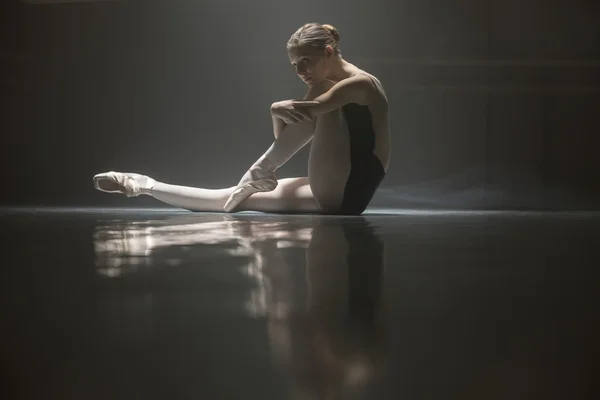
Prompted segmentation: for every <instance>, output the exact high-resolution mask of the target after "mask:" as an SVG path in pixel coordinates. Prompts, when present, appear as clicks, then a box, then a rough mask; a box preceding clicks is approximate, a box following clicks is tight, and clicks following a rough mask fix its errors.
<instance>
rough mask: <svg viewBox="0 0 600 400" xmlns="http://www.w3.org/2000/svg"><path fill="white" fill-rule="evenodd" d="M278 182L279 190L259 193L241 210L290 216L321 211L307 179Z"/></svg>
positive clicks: (245, 202)
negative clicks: (287, 214)
mask: <svg viewBox="0 0 600 400" xmlns="http://www.w3.org/2000/svg"><path fill="white" fill-rule="evenodd" d="M278 182H279V183H278V185H277V188H275V190H273V191H272V192H259V193H255V194H253V195H252V196H250V197H249V198H248V199H246V200H245V201H244V202H242V204H241V205H240V208H239V210H240V211H260V212H273V213H289V214H292V213H318V212H320V211H321V209H320V207H319V205H318V203H317V202H316V201H315V197H314V196H313V193H312V190H311V187H310V185H309V182H308V178H307V177H302V178H284V179H279V180H278Z"/></svg>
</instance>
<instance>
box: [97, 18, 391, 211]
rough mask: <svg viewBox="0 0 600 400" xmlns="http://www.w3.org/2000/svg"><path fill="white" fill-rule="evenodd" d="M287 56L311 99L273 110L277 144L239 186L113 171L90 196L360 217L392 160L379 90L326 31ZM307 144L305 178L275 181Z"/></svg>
mask: <svg viewBox="0 0 600 400" xmlns="http://www.w3.org/2000/svg"><path fill="white" fill-rule="evenodd" d="M287 50H288V56H289V59H290V62H291V64H292V65H293V66H294V67H295V69H296V73H297V75H298V76H299V77H300V79H302V80H303V81H304V82H305V83H306V85H307V86H308V91H307V93H306V95H305V97H304V99H303V100H301V101H297V100H285V101H280V102H277V103H273V104H272V105H271V115H272V119H273V130H274V134H275V141H274V142H273V144H272V145H271V147H269V149H268V150H267V151H266V152H265V153H264V154H263V155H262V156H261V157H260V158H259V159H258V160H257V161H256V162H255V163H254V164H253V165H252V166H251V167H250V169H249V170H248V171H247V172H246V174H245V175H244V176H243V177H242V179H241V180H240V182H239V183H238V184H237V186H235V187H230V188H226V189H200V188H192V187H186V186H178V185H171V184H167V183H162V182H158V181H156V180H154V179H152V178H150V177H148V176H146V175H140V174H134V173H122V172H114V171H111V172H106V173H102V174H98V175H96V176H94V179H93V181H94V186H95V188H96V189H98V190H100V191H103V192H109V193H123V194H125V195H126V196H128V197H132V196H138V195H140V194H146V195H150V196H152V197H154V198H156V199H158V200H160V201H163V202H165V203H167V204H170V205H173V206H175V207H181V208H185V209H188V210H191V211H223V210H224V211H226V212H231V211H243V210H248V211H250V210H251V211H261V212H277V213H300V212H307V213H323V214H343V215H358V214H361V213H362V212H363V211H364V210H365V208H366V207H367V205H368V204H369V202H370V201H371V198H372V197H373V194H374V193H375V191H376V189H377V188H378V186H379V184H380V183H381V181H382V180H383V178H384V176H385V173H386V171H387V168H388V164H389V159H390V148H391V140H390V129H389V118H388V101H387V97H386V94H385V92H384V89H383V87H382V85H381V82H380V81H379V80H378V79H377V78H376V77H375V76H373V75H371V74H369V73H368V72H365V71H363V70H361V69H359V68H358V67H356V66H355V65H353V64H351V63H349V62H348V61H346V60H344V59H343V58H342V54H341V51H340V47H339V34H338V32H337V30H336V29H335V28H334V27H333V26H331V25H321V24H318V23H309V24H305V25H303V26H302V27H300V28H299V29H298V30H297V31H296V32H295V33H294V34H293V35H292V36H291V38H290V39H289V41H288V43H287ZM311 140H312V145H311V149H310V155H309V161H308V177H302V178H287V179H280V180H277V178H276V176H275V172H276V171H277V169H278V168H280V167H281V166H282V165H283V164H284V163H286V162H287V161H288V160H289V159H290V158H291V157H292V156H293V155H294V154H296V152H298V150H300V149H301V148H302V147H304V146H305V145H306V144H307V143H308V142H310V141H311Z"/></svg>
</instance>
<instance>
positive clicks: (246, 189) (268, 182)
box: [223, 171, 278, 212]
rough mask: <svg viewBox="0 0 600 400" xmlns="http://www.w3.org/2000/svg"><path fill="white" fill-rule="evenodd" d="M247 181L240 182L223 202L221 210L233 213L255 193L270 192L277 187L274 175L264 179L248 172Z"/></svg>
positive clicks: (254, 172)
mask: <svg viewBox="0 0 600 400" xmlns="http://www.w3.org/2000/svg"><path fill="white" fill-rule="evenodd" d="M248 172H249V174H248V173H247V175H249V176H250V177H249V179H248V180H242V182H240V183H238V185H237V187H236V188H235V190H234V191H233V193H231V195H230V196H229V199H227V201H226V202H225V205H224V206H223V210H225V211H226V212H231V211H233V210H234V209H235V208H236V207H237V206H238V205H239V204H240V203H241V202H242V201H244V200H246V199H247V198H248V197H250V196H251V195H253V194H254V193H257V192H271V191H273V190H275V188H276V187H277V184H278V183H277V178H276V177H275V174H274V173H271V174H270V175H269V176H266V177H258V176H256V175H258V174H256V171H248Z"/></svg>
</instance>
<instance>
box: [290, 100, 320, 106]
mask: <svg viewBox="0 0 600 400" xmlns="http://www.w3.org/2000/svg"><path fill="white" fill-rule="evenodd" d="M319 104H320V103H319V102H318V101H314V100H299V101H295V102H294V107H314V106H318V105H319Z"/></svg>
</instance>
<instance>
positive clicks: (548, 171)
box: [0, 0, 600, 209]
mask: <svg viewBox="0 0 600 400" xmlns="http://www.w3.org/2000/svg"><path fill="white" fill-rule="evenodd" d="M40 2H43V1H40ZM46 2H48V1H46ZM31 3H34V2H33V1H32V2H17V1H4V2H2V6H1V7H2V10H0V13H1V14H0V15H1V17H0V19H1V20H0V29H1V39H0V40H1V47H0V49H1V53H0V54H1V56H0V57H1V60H2V69H3V72H2V75H1V76H2V79H1V87H2V100H3V103H4V104H5V106H4V107H2V110H3V116H2V118H1V124H2V125H1V127H0V129H1V132H2V153H1V154H2V158H1V165H0V167H1V171H2V176H1V179H2V196H1V203H2V204H4V205H127V206H142V205H143V206H146V205H161V203H158V201H156V200H154V199H152V198H137V199H126V198H124V197H122V196H111V195H107V194H103V193H99V192H97V191H95V190H94V189H93V187H92V180H91V178H92V176H93V175H94V174H95V173H98V172H104V171H107V170H117V171H126V172H140V173H144V174H148V175H150V176H153V177H154V178H156V179H158V180H161V181H164V182H168V183H176V184H185V185H193V186H199V187H208V188H219V187H228V186H231V185H234V184H235V183H236V182H237V181H238V180H239V178H240V177H241V175H242V174H243V173H244V172H245V170H246V169H247V167H248V166H249V165H250V163H252V162H253V161H254V160H255V159H256V158H258V156H260V155H261V154H262V153H263V152H264V150H266V148H267V147H268V146H269V144H270V143H271V141H272V139H273V137H272V128H271V120H270V116H269V112H268V108H269V106H270V104H271V103H272V102H274V101H278V100H283V99H289V98H299V97H301V96H302V95H303V94H304V92H305V87H304V85H303V83H302V82H301V81H300V80H299V79H298V78H297V77H296V76H295V74H294V70H293V67H291V65H290V64H289V61H288V59H287V54H286V52H285V44H286V42H287V39H288V38H289V36H290V35H291V34H292V33H293V32H294V31H295V30H296V29H297V28H298V27H299V26H300V25H302V24H303V23H305V22H320V23H330V24H332V25H334V26H336V27H337V28H338V29H339V31H340V34H341V42H340V45H341V49H342V52H343V55H344V57H345V58H346V59H347V60H348V61H350V62H352V63H354V64H356V65H357V66H359V67H361V68H363V69H366V70H367V71H369V72H371V73H373V74H375V75H376V76H378V77H379V78H380V79H381V81H382V82H383V84H384V86H385V89H386V91H387V94H388V98H389V102H390V112H391V126H392V130H393V156H392V162H391V166H390V170H389V172H388V176H387V178H386V180H385V182H384V184H383V186H382V188H381V190H380V191H379V192H378V194H377V196H376V198H375V199H374V201H373V205H377V206H387V207H448V208H482V207H486V208H552V209H564V208H597V207H598V205H599V204H600V201H599V198H600V169H599V168H598V161H597V154H598V145H597V144H598V143H599V142H600V140H598V138H597V135H598V134H599V133H600V117H599V113H600V101H599V100H600V40H599V39H600V2H597V1H594V0H570V1H566V0H564V1H548V0H546V1H537V0H535V1H534V0H526V1H525V0H519V1H517V0H452V1H450V0H428V1H423V0H396V1H390V0H373V1H360V2H358V1H356V2H350V1H340V0H329V1H317V0H308V1H301V2H299V1H282V0H264V1H241V0H237V1H232V0H203V1H196V0H170V1H167V0H162V1H157V0H152V1H151V0H143V1H142V0H140V1H134V0H131V1H101V2H92V1H86V2H80V3H68V4H45V5H44V4H42V5H40V4H31ZM307 154H308V147H307V148H306V149H304V150H303V151H302V152H301V153H299V155H298V156H297V157H296V158H294V159H293V160H292V161H290V162H289V163H288V164H287V165H286V166H285V167H284V168H283V170H282V172H281V173H280V174H279V176H300V175H306V159H307Z"/></svg>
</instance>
